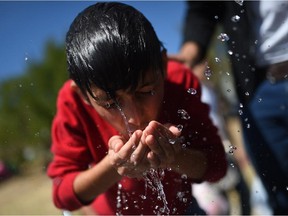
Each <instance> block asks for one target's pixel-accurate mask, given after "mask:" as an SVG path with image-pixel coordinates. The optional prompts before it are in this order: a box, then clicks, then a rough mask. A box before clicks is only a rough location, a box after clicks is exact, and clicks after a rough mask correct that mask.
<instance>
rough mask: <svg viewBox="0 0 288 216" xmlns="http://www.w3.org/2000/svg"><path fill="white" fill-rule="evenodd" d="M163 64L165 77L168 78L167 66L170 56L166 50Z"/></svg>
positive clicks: (163, 52) (163, 53) (163, 54)
mask: <svg viewBox="0 0 288 216" xmlns="http://www.w3.org/2000/svg"><path fill="white" fill-rule="evenodd" d="M162 62H163V70H164V77H166V74H167V64H168V56H167V51H166V49H164V50H163V51H162Z"/></svg>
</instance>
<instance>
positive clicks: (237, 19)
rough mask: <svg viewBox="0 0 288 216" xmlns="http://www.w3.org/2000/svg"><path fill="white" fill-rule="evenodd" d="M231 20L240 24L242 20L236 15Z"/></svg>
mask: <svg viewBox="0 0 288 216" xmlns="http://www.w3.org/2000/svg"><path fill="white" fill-rule="evenodd" d="M231 20H232V22H235V23H236V22H239V20H240V16H238V15H235V16H233V17H232V18H231Z"/></svg>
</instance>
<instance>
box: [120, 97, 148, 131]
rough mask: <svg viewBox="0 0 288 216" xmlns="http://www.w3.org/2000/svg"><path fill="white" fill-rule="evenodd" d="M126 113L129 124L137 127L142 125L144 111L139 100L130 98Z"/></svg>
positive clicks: (125, 108) (125, 109)
mask: <svg viewBox="0 0 288 216" xmlns="http://www.w3.org/2000/svg"><path fill="white" fill-rule="evenodd" d="M124 114H125V116H126V120H127V123H128V124H129V125H131V126H133V127H135V129H139V128H140V127H141V125H142V119H143V117H144V116H143V115H144V113H143V108H142V107H141V105H140V104H138V103H137V100H135V99H133V98H130V100H128V101H127V103H125V107H124Z"/></svg>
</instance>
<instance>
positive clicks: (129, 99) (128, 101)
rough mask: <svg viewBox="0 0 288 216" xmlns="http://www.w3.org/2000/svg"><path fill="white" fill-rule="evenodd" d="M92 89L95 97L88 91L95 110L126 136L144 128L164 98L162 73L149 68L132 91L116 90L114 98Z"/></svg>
mask: <svg viewBox="0 0 288 216" xmlns="http://www.w3.org/2000/svg"><path fill="white" fill-rule="evenodd" d="M92 92H93V94H94V96H95V99H94V98H93V97H92V96H91V95H90V94H87V95H88V99H89V101H90V103H91V105H92V106H93V107H94V108H95V110H96V111H97V112H98V114H99V115H100V116H101V117H102V118H103V119H105V120H106V121H107V122H108V123H110V124H111V125H112V126H113V127H114V128H115V129H116V130H117V131H118V132H120V133H121V134H122V135H124V136H125V137H128V135H129V132H130V133H133V132H134V131H135V130H137V129H141V130H143V129H144V128H145V127H146V126H147V125H148V123H149V122H150V121H151V120H157V117H158V115H159V112H160V109H161V105H162V101H163V93H164V76H163V75H162V73H158V75H155V73H152V72H151V71H148V73H146V76H145V77H144V79H143V82H141V83H140V84H139V86H138V87H137V89H136V90H135V91H134V92H132V93H131V92H126V91H124V90H118V91H116V101H115V100H113V99H111V98H109V95H107V94H106V92H105V91H103V90H101V89H99V88H97V87H92Z"/></svg>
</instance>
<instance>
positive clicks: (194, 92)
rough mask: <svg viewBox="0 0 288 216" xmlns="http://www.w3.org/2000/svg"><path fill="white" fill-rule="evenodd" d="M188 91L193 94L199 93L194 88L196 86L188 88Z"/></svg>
mask: <svg viewBox="0 0 288 216" xmlns="http://www.w3.org/2000/svg"><path fill="white" fill-rule="evenodd" d="M187 92H188V93H189V94H191V95H195V94H197V90H196V89H194V88H189V89H188V90H187Z"/></svg>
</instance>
